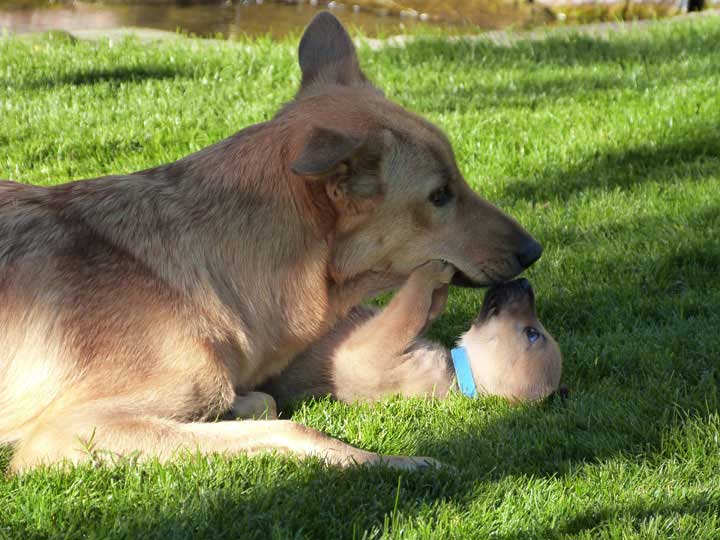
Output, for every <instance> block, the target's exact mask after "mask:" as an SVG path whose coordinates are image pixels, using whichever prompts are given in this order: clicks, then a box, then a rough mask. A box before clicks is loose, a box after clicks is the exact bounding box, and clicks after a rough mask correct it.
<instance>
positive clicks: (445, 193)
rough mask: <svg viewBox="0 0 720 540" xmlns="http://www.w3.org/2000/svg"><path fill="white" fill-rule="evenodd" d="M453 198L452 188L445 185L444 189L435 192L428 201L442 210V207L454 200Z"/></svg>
mask: <svg viewBox="0 0 720 540" xmlns="http://www.w3.org/2000/svg"><path fill="white" fill-rule="evenodd" d="M452 196H453V194H452V191H450V186H448V185H447V184H445V185H444V186H443V187H441V188H438V189H436V190H435V191H433V192H432V193H431V194H430V196H429V197H428V200H429V201H430V202H431V203H432V204H433V205H434V206H437V207H438V208H440V207H441V206H445V205H446V204H447V203H449V202H450V201H451V200H452Z"/></svg>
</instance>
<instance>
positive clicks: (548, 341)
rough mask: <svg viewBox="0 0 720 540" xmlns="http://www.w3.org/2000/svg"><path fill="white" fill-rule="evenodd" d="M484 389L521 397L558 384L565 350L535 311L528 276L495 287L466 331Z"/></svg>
mask: <svg viewBox="0 0 720 540" xmlns="http://www.w3.org/2000/svg"><path fill="white" fill-rule="evenodd" d="M461 345H462V346H463V347H465V349H466V351H467V355H468V358H469V359H470V366H471V368H472V372H473V378H474V379H475V384H476V386H477V388H478V392H479V393H484V394H492V395H498V396H503V397H505V398H508V399H511V400H516V401H521V400H536V399H540V398H544V397H547V396H549V395H551V394H552V393H553V392H555V391H556V390H557V389H558V385H559V383H560V372H561V368H562V356H561V354H560V348H559V347H558V344H557V343H556V342H555V340H554V339H553V337H552V336H551V335H550V334H549V333H548V332H547V330H545V328H544V327H543V325H542V324H541V323H540V321H539V320H538V318H537V314H536V313H535V295H534V293H533V290H532V287H531V286H530V283H529V282H528V280H526V279H516V280H515V281H511V282H509V283H504V284H501V285H497V286H495V287H492V288H491V289H490V290H488V292H487V293H486V295H485V300H484V302H483V305H482V308H481V310H480V314H479V315H478V317H477V319H475V321H473V324H472V326H471V327H470V329H469V330H468V331H467V332H466V333H465V334H464V335H463V336H462V338H461Z"/></svg>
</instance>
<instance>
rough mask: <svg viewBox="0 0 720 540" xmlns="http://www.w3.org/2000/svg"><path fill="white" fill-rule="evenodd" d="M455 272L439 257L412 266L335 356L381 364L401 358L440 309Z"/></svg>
mask: <svg viewBox="0 0 720 540" xmlns="http://www.w3.org/2000/svg"><path fill="white" fill-rule="evenodd" d="M454 273H455V268H454V267H453V266H452V265H450V264H448V263H445V262H442V261H430V262H428V263H426V264H424V265H422V266H420V267H418V268H417V269H415V270H414V271H413V273H412V274H410V277H408V279H407V281H406V282H405V284H404V285H403V286H402V288H401V289H400V290H399V291H398V292H397V294H396V295H395V296H394V297H393V299H392V300H391V301H390V303H389V304H388V305H387V307H386V308H385V309H383V310H382V311H381V312H379V313H378V314H377V315H375V316H374V317H372V318H370V319H368V320H367V321H366V322H364V323H363V324H362V325H361V326H359V327H358V328H356V329H355V330H353V332H352V334H351V335H350V336H349V337H348V339H347V340H346V341H345V342H344V343H342V344H341V345H340V347H339V349H338V350H337V351H336V353H335V354H336V356H337V355H342V356H343V357H345V356H347V357H348V358H347V359H350V358H356V359H357V361H358V362H362V363H370V364H377V365H382V366H383V367H384V368H388V367H390V366H389V364H388V363H389V362H390V363H391V362H392V361H393V359H396V360H397V361H400V360H401V357H402V353H403V352H404V351H405V350H406V349H407V348H408V347H409V346H410V344H411V343H412V341H413V340H414V339H415V338H416V337H418V335H420V334H421V333H422V331H423V329H424V328H425V326H426V324H427V323H428V321H429V320H431V319H433V318H435V317H437V316H438V315H439V314H440V313H441V312H442V309H443V307H444V306H445V301H446V300H447V284H448V283H449V282H450V280H451V279H452V276H453V274H454ZM347 359H346V360H347ZM344 361H345V360H344Z"/></svg>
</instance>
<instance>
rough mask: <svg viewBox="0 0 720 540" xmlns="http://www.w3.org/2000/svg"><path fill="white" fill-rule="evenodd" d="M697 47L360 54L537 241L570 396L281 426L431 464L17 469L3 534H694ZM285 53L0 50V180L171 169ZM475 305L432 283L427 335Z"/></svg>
mask: <svg viewBox="0 0 720 540" xmlns="http://www.w3.org/2000/svg"><path fill="white" fill-rule="evenodd" d="M718 43H720V20H719V18H717V17H711V18H706V19H703V20H697V21H694V22H686V23H658V24H657V25H654V26H651V27H650V28H649V30H647V31H642V32H638V33H621V34H617V35H613V36H611V38H610V39H608V40H604V39H599V38H598V39H596V38H590V37H583V36H574V37H572V36H571V37H557V38H550V39H546V40H543V41H539V42H537V41H536V42H530V41H520V42H518V43H516V44H514V45H513V46H512V47H500V46H496V45H493V44H491V43H489V42H483V41H479V42H473V43H466V42H455V43H447V42H443V41H441V40H438V39H429V40H420V41H418V42H413V43H411V44H409V45H408V46H406V47H404V48H392V49H385V50H382V51H376V52H372V51H370V50H364V49H362V50H361V51H360V55H361V59H362V63H363V65H364V66H365V68H366V71H367V73H368V75H369V76H370V77H371V78H372V79H373V80H374V81H375V82H376V83H377V84H378V85H379V86H380V87H382V88H383V89H384V90H385V92H386V94H387V95H388V96H389V97H391V98H392V99H395V100H397V101H399V102H400V103H402V104H403V105H405V106H407V107H409V108H411V109H413V110H415V111H417V112H420V113H422V114H424V115H426V116H427V117H429V118H431V119H432V120H433V121H435V122H436V123H438V124H439V125H440V126H442V127H443V128H444V129H445V130H446V131H447V133H448V135H449V137H450V138H451V140H452V141H453V143H454V145H455V148H456V152H457V156H458V161H459V163H460V166H461V168H462V170H463V171H464V173H465V175H466V177H467V178H468V180H469V181H470V182H471V183H472V184H473V186H474V187H475V188H476V189H477V190H478V191H479V192H480V193H482V194H483V195H484V196H486V197H487V198H489V199H491V200H493V201H494V202H496V203H497V204H499V205H500V206H501V207H502V208H504V209H505V210H507V211H508V212H509V213H511V214H512V215H513V216H515V217H516V218H517V219H518V220H519V221H521V222H522V223H523V224H524V225H525V226H526V227H527V228H528V229H529V230H531V231H532V232H533V233H534V234H535V235H536V236H537V237H538V238H539V239H540V240H541V241H542V242H543V244H544V245H545V248H546V250H545V254H544V256H543V258H542V259H541V261H540V262H539V263H538V264H537V265H535V266H534V267H533V269H532V271H531V272H530V273H529V278H530V279H531V280H532V281H533V284H534V286H535V288H536V291H537V296H538V308H539V311H540V315H541V318H542V320H543V322H544V324H545V326H546V327H547V328H548V329H549V330H550V331H551V332H552V333H553V334H554V335H555V337H556V338H557V340H558V342H559V343H560V344H561V346H562V349H563V351H564V354H565V365H564V375H563V382H564V383H565V384H567V385H568V386H569V388H570V391H571V397H570V399H569V400H568V401H567V402H565V403H554V404H550V405H539V406H521V407H512V406H510V405H508V404H507V403H505V402H503V401H502V400H499V399H485V400H477V401H470V400H466V399H463V398H453V399H451V400H449V401H446V402H437V401H419V400H400V399H394V400H389V401H386V402H383V403H380V404H377V405H374V406H369V405H358V406H348V405H344V404H338V403H332V402H329V401H327V400H321V401H318V402H310V403H306V404H304V405H302V406H300V408H299V409H298V410H296V411H295V412H294V416H293V417H294V418H295V419H296V420H299V421H301V422H303V423H306V424H308V425H311V426H314V427H317V428H320V429H322V430H324V431H326V432H328V433H331V434H332V435H335V436H337V437H340V438H342V439H344V440H347V441H349V442H351V443H353V444H356V445H359V446H361V447H363V448H368V449H372V450H377V451H381V452H386V453H404V454H422V455H431V456H434V457H436V458H438V459H440V460H442V461H445V462H446V463H448V464H451V465H453V466H454V469H448V470H443V471H440V472H437V471H425V472H421V473H418V474H402V475H400V474H397V473H395V472H392V471H388V470H383V469H367V470H350V471H337V470H332V469H327V468H324V467H322V466H321V465H320V464H319V463H317V462H308V463H298V462H295V461H293V460H289V459H282V458H276V457H270V456H266V457H260V458H253V459H249V458H246V457H242V456H241V457H237V458H232V459H228V458H220V457H209V458H206V457H199V456H188V457H187V459H185V460H183V461H182V462H180V463H176V464H170V465H165V466H160V465H157V464H149V465H143V466H137V465H134V464H132V463H121V464H119V466H118V467H116V468H100V469H93V468H92V467H89V466H87V467H83V468H79V469H75V470H66V471H37V472H34V473H31V474H29V475H26V476H23V477H11V478H8V479H6V480H0V538H4V537H8V538H18V539H29V538H55V537H70V538H79V537H86V538H110V537H128V538H138V537H142V538H162V539H165V538H208V537H218V538H219V537H223V538H236V537H242V538H245V537H251V538H259V539H265V538H353V537H355V538H363V537H365V538H374V537H387V538H487V537H491V536H492V537H495V538H507V539H510V538H513V539H514V538H568V537H573V538H588V539H595V538H628V537H635V538H716V537H717V535H718V533H717V531H718V530H719V529H720V484H719V483H718V481H717V478H718V476H717V471H718V470H720V418H719V416H718V382H719V380H720V337H719V332H718V328H719V327H720V287H718V284H717V283H718V278H717V274H718V270H719V269H720V239H719V238H720V90H719V89H720V48H718V46H717V44H718ZM295 47H296V44H295V43H292V42H290V41H286V42H281V43H277V42H272V41H269V40H260V41H253V42H241V43H231V42H226V43H215V42H213V43H207V42H202V41H194V40H185V39H180V40H178V41H173V42H172V43H164V44H163V43H158V44H152V45H147V44H141V43H138V42H134V41H123V42H119V43H118V42H115V43H110V42H102V43H89V42H72V41H70V40H67V39H63V38H62V37H61V36H57V35H56V36H54V37H53V38H52V39H51V38H44V39H35V40H29V41H28V40H15V39H11V40H8V39H6V40H0V177H6V178H13V179H15V180H19V181H23V182H29V183H36V184H43V185H47V184H55V183H59V182H64V181H67V180H70V179H76V178H85V177H92V176H99V175H103V174H109V173H120V172H130V171H133V170H138V169H142V168H146V167H150V166H153V165H156V164H159V163H162V162H167V161H171V160H175V159H177V158H179V157H181V156H183V155H185V154H187V153H189V152H192V151H194V150H197V149H199V148H201V147H203V146H206V145H207V144H210V143H212V142H214V141H217V140H219V139H221V138H223V137H225V136H228V135H230V134H231V133H233V132H235V131H237V130H238V129H239V128H241V127H244V126H246V125H248V124H251V123H254V122H259V121H262V120H265V119H267V118H268V117H270V116H271V115H272V114H273V112H274V111H275V110H276V109H277V108H278V107H279V106H280V105H281V104H282V103H283V102H284V101H287V100H289V99H292V96H293V94H294V92H295V89H296V86H297V84H298V81H299V73H298V69H297V67H296V60H295ZM480 301H481V295H480V293H478V292H468V291H454V292H453V294H452V296H451V300H450V303H449V306H448V309H447V312H446V314H445V315H444V316H443V317H442V319H441V320H440V321H439V322H438V323H437V324H436V326H435V327H434V328H433V330H432V335H433V336H434V337H435V338H437V339H440V340H442V341H444V342H445V343H447V344H450V343H451V342H452V340H453V339H454V338H455V337H456V336H457V335H458V334H460V333H461V332H462V331H463V330H464V329H465V325H466V324H467V322H468V321H470V320H471V319H472V317H474V316H475V314H476V312H477V310H478V308H479V305H480ZM0 331H1V329H0ZM0 414H2V411H0ZM8 456H9V453H8V452H5V453H4V454H3V455H0V466H5V465H6V463H7V459H8Z"/></svg>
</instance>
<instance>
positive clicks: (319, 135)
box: [290, 127, 363, 178]
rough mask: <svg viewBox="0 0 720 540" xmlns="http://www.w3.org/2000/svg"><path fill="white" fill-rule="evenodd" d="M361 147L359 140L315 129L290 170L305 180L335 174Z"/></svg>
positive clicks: (323, 129) (327, 130) (334, 132)
mask: <svg viewBox="0 0 720 540" xmlns="http://www.w3.org/2000/svg"><path fill="white" fill-rule="evenodd" d="M362 145H363V141H362V140H361V139H359V138H356V137H353V136H351V135H347V134H344V133H339V132H337V131H333V130H331V129H326V128H320V127H316V128H313V130H312V132H311V133H310V137H309V139H308V141H307V142H306V143H305V147H304V148H303V149H302V152H300V155H299V156H298V157H297V158H296V159H295V160H294V161H293V162H292V163H291V164H290V168H291V169H292V172H294V173H295V174H297V175H300V176H305V177H307V178H320V177H324V176H328V175H331V174H333V173H336V172H337V171H338V170H339V169H340V168H341V167H342V165H343V163H346V162H347V161H349V160H350V158H352V156H353V155H354V154H355V153H356V152H357V151H358V150H360V148H362Z"/></svg>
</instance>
